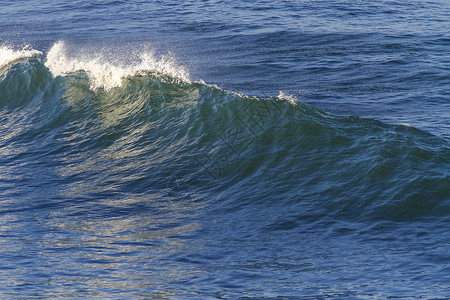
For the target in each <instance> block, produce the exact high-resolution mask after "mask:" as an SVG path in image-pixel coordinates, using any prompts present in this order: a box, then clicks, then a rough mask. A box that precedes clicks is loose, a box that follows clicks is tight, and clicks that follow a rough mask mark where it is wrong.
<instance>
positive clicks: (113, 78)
mask: <svg viewBox="0 0 450 300" xmlns="http://www.w3.org/2000/svg"><path fill="white" fill-rule="evenodd" d="M68 50H69V49H68V47H67V45H66V43H64V42H63V41H59V42H57V43H55V44H54V45H53V47H52V48H51V49H50V51H49V52H48V54H47V59H46V66H47V67H48V68H49V70H50V71H51V72H52V74H53V75H54V76H64V75H67V74H70V73H75V72H79V71H84V72H86V74H87V75H88V76H89V79H90V85H91V89H94V90H95V89H98V88H103V89H105V90H110V89H112V88H114V87H117V86H120V85H121V84H122V80H123V78H126V77H128V76H135V75H139V74H142V73H146V72H157V73H160V74H164V75H169V76H171V77H173V78H175V79H178V80H181V81H184V82H189V81H190V80H189V73H188V72H187V70H186V69H185V68H183V67H182V66H178V65H177V64H176V63H175V61H174V59H173V57H171V56H169V55H167V56H161V57H156V55H155V54H154V53H153V52H152V51H150V50H149V51H142V52H140V53H137V54H136V53H133V54H130V55H131V56H133V57H121V55H117V57H115V58H114V59H111V57H110V56H111V55H110V53H106V51H103V52H102V51H99V52H95V53H92V52H89V51H80V52H79V53H78V54H72V53H69V51H68ZM130 61H131V63H130Z"/></svg>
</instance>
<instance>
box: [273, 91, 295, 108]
mask: <svg viewBox="0 0 450 300" xmlns="http://www.w3.org/2000/svg"><path fill="white" fill-rule="evenodd" d="M277 98H278V99H280V100H285V101H288V102H289V103H291V104H293V105H295V104H297V101H298V100H297V98H296V97H294V96H291V95H288V94H285V93H284V92H283V91H280V92H279V93H278V96H277Z"/></svg>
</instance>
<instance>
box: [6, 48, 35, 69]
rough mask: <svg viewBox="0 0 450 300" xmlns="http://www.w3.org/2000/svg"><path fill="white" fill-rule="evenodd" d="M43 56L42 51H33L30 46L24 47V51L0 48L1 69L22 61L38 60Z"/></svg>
mask: <svg viewBox="0 0 450 300" xmlns="http://www.w3.org/2000/svg"><path fill="white" fill-rule="evenodd" d="M41 55H42V52H41V51H38V50H34V49H31V47H30V46H24V47H22V49H14V48H13V47H11V46H0V68H3V67H5V66H7V65H9V64H11V63H14V62H15V61H17V60H20V59H24V58H38V57H41Z"/></svg>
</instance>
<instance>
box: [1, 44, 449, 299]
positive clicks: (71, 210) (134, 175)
mask: <svg viewBox="0 0 450 300" xmlns="http://www.w3.org/2000/svg"><path fill="white" fill-rule="evenodd" d="M69 50H70V49H69ZM69 50H68V49H67V45H66V44H64V43H63V42H58V43H56V44H55V45H54V46H53V47H51V49H50V50H49V51H48V53H47V54H46V55H45V56H44V55H43V54H42V53H41V52H38V51H36V50H30V49H28V50H19V51H17V50H11V49H9V48H2V50H1V51H2V53H3V52H7V53H10V54H8V55H9V56H8V58H6V59H4V60H3V61H2V62H1V64H0V136H1V138H0V152H1V156H0V176H1V187H0V190H1V198H2V199H3V201H2V203H1V216H2V218H3V219H1V220H2V224H4V225H2V226H4V227H3V229H1V235H2V236H4V235H6V234H8V232H10V233H11V232H12V229H11V228H12V227H14V226H18V228H17V229H16V233H14V234H19V235H20V234H25V232H27V230H31V231H32V232H35V233H36V234H40V236H41V241H40V242H39V243H42V245H40V246H36V247H38V248H39V249H43V250H42V252H39V253H37V255H38V256H39V257H40V260H42V261H46V262H47V263H46V264H48V265H49V266H51V267H52V268H53V269H52V270H54V271H53V274H55V276H56V277H54V278H53V279H51V280H52V283H51V285H53V284H54V285H55V286H57V285H58V281H59V282H62V284H63V285H65V290H66V291H75V290H76V289H77V283H76V282H77V278H84V280H85V281H86V283H83V284H82V285H83V287H84V288H86V289H87V290H92V289H95V288H93V286H91V283H89V280H93V281H95V280H97V279H95V278H97V277H98V278H100V279H99V280H101V281H102V282H103V283H107V284H111V287H113V288H114V289H116V290H119V291H122V292H123V293H124V295H125V296H130V295H137V294H139V292H142V293H144V292H145V293H146V294H147V295H154V296H156V295H159V296H165V295H166V296H167V295H189V293H188V292H187V291H188V290H190V291H192V290H196V291H198V292H197V293H194V294H193V295H197V296H199V295H203V296H205V295H210V296H214V295H215V296H218V297H219V296H220V295H221V293H222V292H221V291H224V290H225V291H227V290H228V291H232V290H241V291H244V290H246V288H245V286H252V287H254V288H255V290H254V291H253V292H252V291H250V290H247V292H245V293H244V294H246V295H261V294H259V293H258V289H261V288H262V286H263V285H264V284H265V283H267V282H268V281H271V279H270V278H269V277H268V275H267V274H268V273H272V274H277V272H280V273H279V274H284V275H283V276H288V274H291V273H292V274H291V275H292V276H290V277H280V278H279V279H280V280H281V281H280V283H279V286H275V289H277V288H281V287H282V286H286V284H288V285H291V286H296V287H298V289H294V290H292V291H291V292H289V291H286V293H287V295H292V294H294V295H298V293H300V290H302V291H307V290H308V286H311V285H313V284H317V282H319V283H320V282H331V285H341V284H346V285H347V286H349V289H348V291H347V292H344V293H343V294H340V295H341V296H352V295H356V296H358V295H359V296H361V295H365V296H370V295H372V296H374V295H375V296H376V295H379V296H380V295H381V296H382V295H386V293H387V292H386V291H379V290H376V289H375V290H374V291H372V292H368V291H367V290H366V289H365V288H364V286H365V285H366V284H370V282H372V281H373V280H381V277H379V276H382V275H383V276H385V275H386V273H385V272H384V271H383V270H379V269H378V268H377V267H375V266H376V265H377V263H380V261H383V260H385V261H384V262H383V263H384V264H386V261H388V263H392V264H395V265H396V268H398V270H399V271H398V272H399V273H398V274H390V276H388V277H387V278H388V279H387V280H389V281H394V282H395V281H396V280H403V285H404V286H407V287H415V288H416V291H419V293H421V294H423V295H427V294H429V293H431V291H433V290H435V291H436V290H437V289H441V290H442V287H443V286H444V284H445V274H448V268H445V265H443V263H445V262H446V261H447V262H448V260H449V257H448V253H445V251H444V250H445V249H444V248H439V247H442V246H438V244H437V241H438V240H439V236H441V237H442V236H448V235H446V232H447V229H448V228H447V227H448V224H449V222H450V177H449V170H450V148H449V143H448V140H446V139H444V138H442V137H438V136H434V135H432V134H430V133H427V132H425V131H422V130H419V129H416V128H414V127H411V126H406V125H389V124H385V123H382V122H380V121H376V120H374V119H367V118H360V117H343V116H337V115H333V114H330V113H326V112H324V111H321V110H319V109H317V108H314V107H312V106H309V105H307V104H305V103H302V102H300V101H297V100H295V99H294V98H293V97H290V96H286V95H284V94H283V93H280V95H279V96H278V97H270V98H258V97H247V96H244V95H241V94H236V93H232V92H229V91H226V90H223V89H220V88H218V87H216V86H212V85H208V84H205V83H203V82H195V81H191V80H190V78H189V77H190V76H189V73H188V72H187V71H186V70H185V69H184V68H183V67H180V66H177V65H176V63H175V62H174V60H173V59H169V58H167V57H166V58H164V57H161V58H157V57H156V56H155V55H154V54H150V53H151V52H142V53H137V54H136V55H134V56H133V57H131V58H127V60H126V61H127V62H128V63H127V64H125V62H123V61H122V62H121V61H120V60H119V61H118V60H114V59H112V60H111V59H109V60H108V57H107V54H106V53H96V54H95V55H94V54H86V53H82V54H80V55H79V56H76V55H72V54H70V53H69V52H70V51H69ZM8 51H9V52H8ZM5 57H6V56H5ZM12 199H14V201H12ZM33 219H39V220H40V221H39V222H37V223H35V224H34V225H33V226H32V228H29V227H27V228H25V227H23V224H25V223H27V222H25V221H26V220H28V221H30V220H33ZM6 224H10V225H6ZM13 224H16V225H13ZM27 224H29V222H28V223H27ZM7 226H12V227H11V228H10V229H8V227H7ZM17 232H18V233H17ZM424 234H426V235H428V240H427V241H425V242H424V244H422V245H421V246H420V245H417V244H416V243H415V240H414V239H413V237H415V236H417V237H418V236H421V235H424ZM402 235H403V236H404V240H403V241H401V242H400V241H398V240H397V239H396V238H397V237H398V236H402ZM94 236H95V238H94ZM318 236H322V237H323V238H324V239H323V240H322V241H329V242H326V245H325V244H321V242H318V240H317V237H318ZM24 239H25V240H26V239H27V237H24ZM80 240H82V241H83V242H79V241H80ZM338 241H340V242H338ZM396 241H398V243H400V244H396V243H397V242H396ZM24 243H26V242H24ZM380 243H381V246H380V247H382V248H383V247H395V248H396V249H397V251H399V253H403V255H405V256H403V257H400V256H399V255H396V254H395V253H392V252H390V254H389V255H388V256H383V257H381V256H379V255H377V251H378V250H379V248H377V245H378V246H379V245H380ZM14 245H15V246H14V247H15V249H18V250H19V249H23V248H24V247H25V246H24V244H22V242H19V241H17V242H16V244H14ZM413 246H414V247H416V250H413V251H416V252H414V253H411V252H408V251H409V248H410V247H413ZM74 247H76V248H78V249H79V250H80V251H81V252H79V251H75V252H72V251H71V249H73V248H74ZM324 247H325V248H327V247H330V250H327V251H328V252H327V251H326V250H324ZM423 247H435V248H433V249H434V250H433V251H434V253H428V254H427V255H425V256H423V257H421V258H419V256H418V255H419V254H417V253H418V252H420V251H422V250H420V249H423ZM25 249H29V248H26V247H25ZM96 249H97V250H98V249H102V250H101V253H97V250H96ZM256 249H259V250H258V251H259V252H258V253H259V255H260V257H255V256H254V255H253V254H252V253H253V251H257V250H256ZM276 249H278V250H276ZM350 249H353V251H355V252H354V253H352V256H354V258H352V261H348V262H346V263H345V262H342V261H341V260H340V259H341V258H342V256H341V255H342V253H343V252H346V251H349V250H350ZM355 249H357V250H355ZM26 251H28V250H26ZM29 251H32V250H29ZM75 253H78V254H76V255H78V256H79V257H78V258H76V259H73V260H72V258H74V257H73V255H75ZM364 253H365V255H366V256H364V255H363V254H364ZM35 254H36V253H34V254H33V255H35ZM2 255H3V256H4V257H7V259H6V260H5V261H9V263H7V264H6V265H5V267H4V268H10V270H12V271H11V272H12V273H10V274H12V278H19V277H20V276H19V275H18V274H19V273H18V272H20V270H21V269H17V268H15V266H14V265H13V264H14V262H17V263H19V264H26V262H27V261H28V260H29V259H30V257H29V256H28V255H31V252H26V253H24V254H22V256H21V257H18V256H16V254H14V253H13V252H8V253H5V252H2ZM324 256H328V257H329V259H323V257H324ZM64 257H66V259H63V258H64ZM67 257H69V258H68V261H67ZM301 257H303V258H301ZM399 257H400V260H399ZM347 259H350V258H347ZM353 259H354V260H353ZM421 259H423V260H424V262H423V263H424V264H429V265H431V266H434V267H432V269H433V270H431V269H427V271H426V272H424V273H422V274H421V277H420V278H421V279H420V281H421V282H422V284H421V285H417V284H418V282H419V281H418V278H415V277H413V278H411V279H408V280H406V279H404V278H403V277H402V276H401V274H400V273H401V272H402V271H406V272H408V270H409V271H411V270H410V269H408V267H407V263H411V262H412V264H413V265H415V266H417V265H418V264H420V262H417V261H416V260H421ZM2 260H3V259H2ZM125 263H126V265H127V267H124V268H121V267H120V266H123V265H124V264H125ZM321 263H325V264H326V266H321ZM98 264H100V265H101V266H102V268H101V269H102V270H104V271H102V272H105V273H103V274H96V273H95V272H96V271H95V270H97V265H98ZM81 265H84V266H85V269H84V270H82V269H80V266H81ZM138 266H140V267H138ZM220 266H225V267H224V269H223V268H222V267H220ZM128 268H131V269H128ZM139 268H144V269H145V270H147V271H145V270H142V271H139V270H140V269H139ZM342 268H351V269H353V270H363V271H365V272H368V273H369V274H373V275H370V276H369V277H368V278H367V279H366V281H364V280H363V281H362V282H359V283H358V281H355V280H356V279H354V278H353V279H348V280H346V279H341V281H339V280H338V279H336V278H335V276H336V275H337V274H338V273H339V270H341V269H342ZM38 269H39V270H40V271H37V272H38V273H39V272H43V273H45V272H47V271H48V267H46V266H39V268H38ZM151 269H153V270H158V271H157V272H156V273H158V274H159V275H156V274H154V273H152V272H150V271H148V270H151ZM131 270H133V271H131ZM136 270H137V271H136ZM2 272H3V271H2ZM91 272H93V273H91ZM130 272H137V273H135V275H133V276H134V277H133V276H131V275H130V274H131V273H130ZM304 272H306V273H308V274H309V275H307V276H305V277H301V278H300V277H299V278H297V277H296V276H294V274H299V273H304ZM2 274H3V273H2ZM63 274H66V275H63ZM105 274H106V275H105ZM265 274H266V275H265ZM60 276H63V277H60ZM58 278H61V279H58ZM283 278H284V279H283ZM296 278H297V279H296ZM333 278H334V279H333ZM402 278H403V279H402ZM438 278H444V279H443V280H439V279H438ZM119 279H120V281H118V280H119ZM1 280H3V281H4V282H6V281H5V280H7V279H5V278H2V279H1ZM283 280H287V281H288V282H289V283H283ZM53 281H55V282H53ZM119 282H120V283H119ZM314 282H315V283H314ZM425 282H426V283H427V284H426V285H425V284H424V283H425ZM7 283H8V284H9V285H10V286H11V287H12V288H11V290H9V292H11V293H14V292H15V291H17V289H16V288H18V287H17V286H16V285H14V284H13V283H11V282H7ZM34 284H37V285H39V284H40V283H39V282H37V283H36V282H34ZM383 284H386V282H384V283H383ZM319 285H320V284H319ZM125 286H127V288H125ZM158 286H159V288H157V287H158ZM161 287H162V288H161ZM155 289H156V290H157V291H155ZM170 289H178V290H179V291H180V289H181V290H183V289H186V290H185V292H179V293H175V294H174V293H172V292H170V291H169V290H170ZM313 290H317V289H313ZM318 290H320V288H318ZM201 291H203V292H201ZM5 293H6V294H7V295H11V294H8V291H7V292H5ZM145 293H144V294H145ZM291 293H292V294H291ZM305 293H306V292H305ZM324 293H328V294H326V295H328V296H331V295H332V294H333V291H332V289H328V290H326V291H325V292H324ZM339 293H341V292H338V294H339ZM50 294H52V295H56V296H64V295H66V296H67V295H69V294H70V293H68V294H65V293H62V292H61V291H58V290H57V289H56V290H53V291H51V292H50ZM83 295H85V296H88V295H90V294H89V293H84V294H83ZM103 295H109V296H111V294H103ZM234 295H236V294H234ZM328 296H327V297H328ZM438 296H439V295H438Z"/></svg>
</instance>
